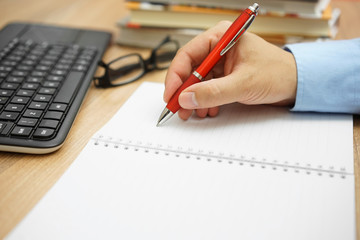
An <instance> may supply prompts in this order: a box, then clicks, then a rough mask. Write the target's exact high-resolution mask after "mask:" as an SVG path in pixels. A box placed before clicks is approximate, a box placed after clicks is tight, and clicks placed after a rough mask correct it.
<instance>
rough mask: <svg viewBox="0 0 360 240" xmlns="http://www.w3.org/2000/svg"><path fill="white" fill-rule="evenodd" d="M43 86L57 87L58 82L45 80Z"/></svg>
mask: <svg viewBox="0 0 360 240" xmlns="http://www.w3.org/2000/svg"><path fill="white" fill-rule="evenodd" d="M43 86H44V87H48V88H57V87H59V83H58V82H50V81H45V82H44V84H43Z"/></svg>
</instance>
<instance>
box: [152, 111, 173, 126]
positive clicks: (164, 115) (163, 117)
mask: <svg viewBox="0 0 360 240" xmlns="http://www.w3.org/2000/svg"><path fill="white" fill-rule="evenodd" d="M172 115H174V113H172V112H171V111H170V110H169V109H167V108H164V110H163V111H162V113H161V114H160V117H159V120H158V122H157V124H156V126H157V127H159V126H161V125H162V124H163V123H164V122H166V121H167V120H169V118H171V117H172Z"/></svg>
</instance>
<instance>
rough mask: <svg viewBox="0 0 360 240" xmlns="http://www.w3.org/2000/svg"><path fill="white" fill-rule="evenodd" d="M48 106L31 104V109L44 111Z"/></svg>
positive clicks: (39, 103)
mask: <svg viewBox="0 0 360 240" xmlns="http://www.w3.org/2000/svg"><path fill="white" fill-rule="evenodd" d="M46 106H47V103H46V102H31V103H30V105H29V108H30V109H37V110H44V109H45V108H46Z"/></svg>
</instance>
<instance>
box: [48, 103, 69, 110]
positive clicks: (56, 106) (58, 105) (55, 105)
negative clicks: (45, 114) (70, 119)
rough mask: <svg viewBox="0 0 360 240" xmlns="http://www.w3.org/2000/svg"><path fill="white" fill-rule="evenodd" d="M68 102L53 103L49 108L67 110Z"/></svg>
mask: <svg viewBox="0 0 360 240" xmlns="http://www.w3.org/2000/svg"><path fill="white" fill-rule="evenodd" d="M66 108H67V104H64V103H53V104H51V105H50V107H49V110H54V111H60V112H65V110H66Z"/></svg>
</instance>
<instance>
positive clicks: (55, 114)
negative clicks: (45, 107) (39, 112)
mask: <svg viewBox="0 0 360 240" xmlns="http://www.w3.org/2000/svg"><path fill="white" fill-rule="evenodd" d="M62 115H63V113H62V112H56V111H48V112H46V113H45V116H44V119H54V120H60V119H61V117H62Z"/></svg>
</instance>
